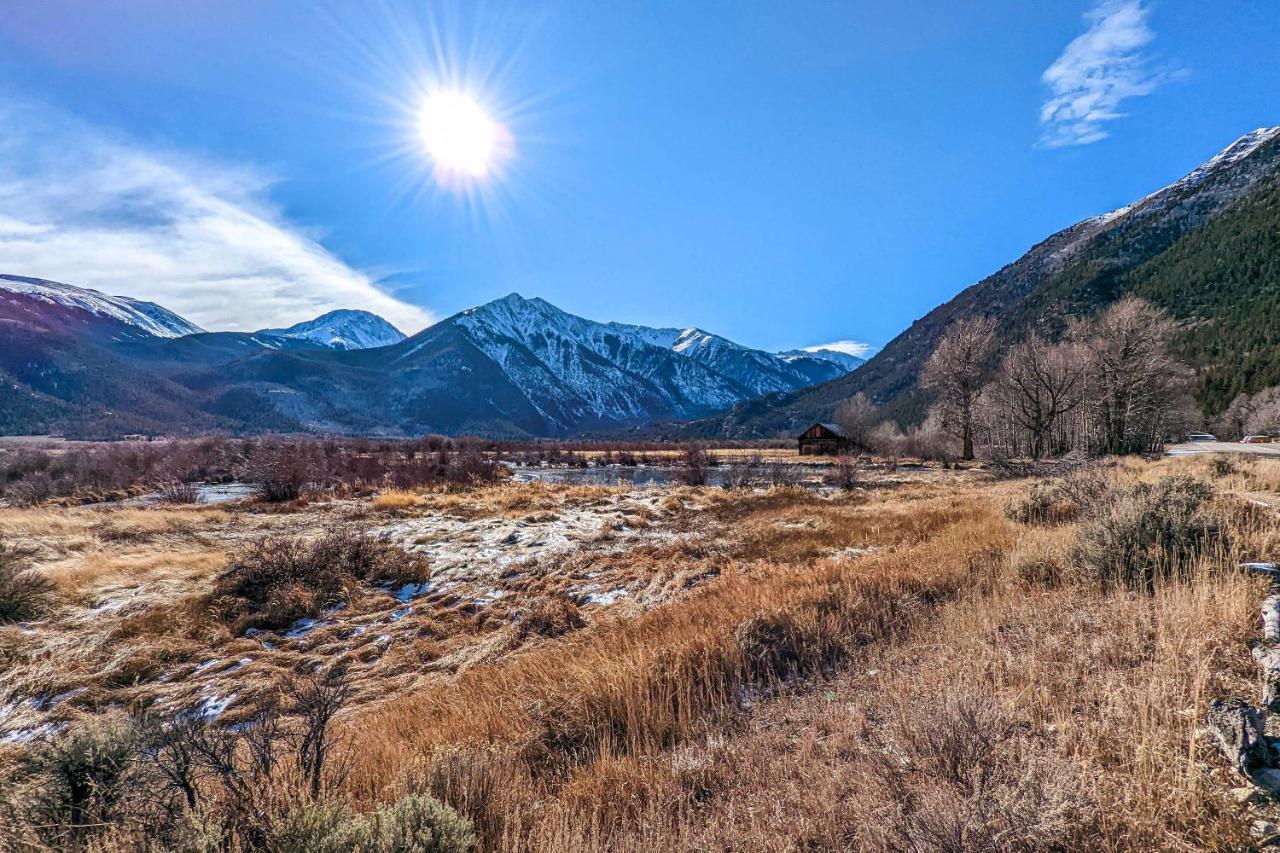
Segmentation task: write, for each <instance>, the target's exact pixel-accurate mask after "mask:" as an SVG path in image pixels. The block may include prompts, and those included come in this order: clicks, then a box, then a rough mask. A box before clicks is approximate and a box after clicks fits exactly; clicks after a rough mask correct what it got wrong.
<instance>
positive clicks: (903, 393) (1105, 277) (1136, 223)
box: [700, 129, 1280, 436]
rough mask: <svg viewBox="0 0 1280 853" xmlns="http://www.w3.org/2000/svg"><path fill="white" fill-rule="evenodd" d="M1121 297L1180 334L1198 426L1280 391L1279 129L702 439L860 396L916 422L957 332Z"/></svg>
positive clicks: (1035, 320)
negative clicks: (931, 363) (1198, 408)
mask: <svg viewBox="0 0 1280 853" xmlns="http://www.w3.org/2000/svg"><path fill="white" fill-rule="evenodd" d="M1260 140H1261V141H1260ZM1259 141H1260V142H1259ZM1128 295H1137V296H1142V297H1144V298H1147V299H1149V300H1151V301H1152V302H1154V303H1155V304H1157V305H1159V306H1160V307H1162V308H1164V309H1165V310H1167V311H1168V312H1169V313H1170V314H1171V315H1172V316H1173V317H1174V318H1175V319H1177V320H1178V321H1179V324H1180V333H1179V339H1178V351H1179V354H1180V355H1181V357H1182V358H1183V360H1185V361H1186V362H1187V363H1188V364H1190V365H1191V366H1192V367H1193V368H1195V369H1196V370H1197V385H1196V396H1197V399H1198V401H1199V402H1200V403H1201V405H1202V406H1203V407H1204V409H1205V411H1206V414H1209V415H1214V414H1217V413H1218V412H1221V411H1222V410H1223V409H1224V408H1225V407H1226V405H1227V404H1228V403H1229V402H1230V401H1231V400H1232V399H1233V398H1234V397H1235V396H1236V395H1237V394H1240V393H1242V392H1256V391H1258V390H1261V389H1262V388H1265V387H1268V386H1270V385H1274V384H1276V382H1277V381H1280V356H1278V355H1277V351H1278V350H1277V347H1276V343H1277V339H1278V337H1280V331H1277V330H1280V313H1277V311H1278V309H1280V130H1276V129H1272V130H1270V131H1265V132H1258V133H1256V134H1251V135H1250V136H1249V137H1245V138H1244V139H1242V140H1241V141H1240V142H1237V143H1236V144H1235V145H1233V146H1231V147H1230V148H1228V149H1226V151H1224V152H1223V154H1221V155H1219V157H1218V158H1215V159H1214V160H1212V161H1210V162H1209V163H1208V164H1206V165H1205V166H1204V167H1201V169H1199V170H1197V171H1196V172H1194V173H1192V174H1191V175H1189V176H1188V177H1186V178H1184V179H1182V180H1181V181H1179V182H1177V183H1175V184H1172V185H1170V186H1169V187H1166V188H1165V189H1163V190H1161V191H1159V192H1157V193H1155V194H1153V195H1151V196H1149V197H1148V198H1146V199H1143V200H1142V201H1140V202H1138V203H1136V204H1135V205H1132V206H1130V207H1129V208H1125V209H1122V210H1120V211H1117V212H1115V213H1114V214H1109V215H1107V216H1103V217H1095V218H1093V219H1088V220H1085V221H1084V222H1081V223H1079V224H1077V225H1074V226H1072V227H1071V228H1068V229H1066V230H1064V231H1062V232H1060V233H1058V234H1055V235H1053V236H1052V237H1050V238H1048V239H1047V240H1045V241H1044V242H1043V243H1040V244H1039V245H1037V246H1035V247H1033V248H1032V249H1031V250H1030V251H1029V252H1027V254H1026V255H1024V256H1023V257H1022V258H1020V259H1019V260H1017V261H1016V262H1014V263H1012V264H1010V265H1008V266H1006V267H1005V268H1003V269H1001V270H1000V271H999V272H997V273H995V274H994V275H992V276H990V277H988V278H986V279H984V280H983V281H981V282H979V283H977V284H975V285H973V286H971V287H969V288H967V289H966V290H964V291H963V292H961V293H960V294H959V295H957V296H956V297H955V298H954V299H952V300H951V301H950V302H947V303H946V304H944V305H941V306H939V307H938V308H936V309H934V310H933V311H931V312H929V313H928V314H926V315H925V316H924V317H922V318H920V319H919V320H917V321H916V322H915V323H913V324H912V325H911V327H910V328H909V329H907V330H906V331H905V332H903V333H902V334H901V335H899V336H898V337H897V338H895V339H894V340H893V341H892V342H890V343H889V344H888V345H887V346H886V347H885V348H884V349H883V350H882V351H880V352H879V353H877V354H876V355H875V356H874V357H873V358H872V359H871V360H870V361H868V362H867V363H866V364H865V365H863V366H862V367H861V368H859V369H858V370H856V371H855V372H853V373H852V374H850V375H848V376H846V377H842V378H840V379H836V380H834V381H832V382H828V383H826V384H824V385H820V386H816V387H814V388H811V389H805V390H802V391H798V392H795V393H791V394H785V395H773V396H772V397H767V398H759V399H756V400H752V401H748V402H746V403H743V404H740V405H738V406H736V407H735V408H734V409H733V410H732V412H731V413H730V414H729V415H728V416H727V417H726V418H724V419H722V420H717V421H714V422H706V423H704V424H703V425H701V427H700V429H701V430H702V431H704V432H722V433H724V434H726V435H734V436H772V435H775V434H778V433H780V432H788V433H790V432H794V431H795V430H796V429H798V428H803V427H804V426H807V425H808V424H810V423H812V422H814V421H816V420H824V419H828V418H829V417H830V416H831V414H832V413H833V412H834V411H835V408H836V407H837V406H838V405H839V403H840V402H841V401H842V400H845V399H848V398H849V397H851V396H853V395H854V394H855V393H858V392H862V393H865V394H867V395H868V396H869V397H870V398H871V399H872V400H873V401H874V402H875V403H877V404H879V405H882V406H883V407H884V411H885V414H886V415H887V416H890V417H893V418H896V419H898V420H900V421H902V422H903V423H904V424H910V423H917V422H919V421H920V420H921V419H922V418H923V417H924V414H925V411H926V409H927V407H928V404H929V402H930V400H929V398H928V397H927V396H926V395H925V394H923V393H922V392H921V391H920V390H919V388H918V387H917V384H916V381H917V378H918V377H919V375H920V370H921V368H922V366H923V364H924V361H925V359H927V358H928V357H929V355H930V353H932V352H933V350H934V349H935V348H936V346H937V343H938V341H939V340H940V339H941V338H942V336H943V334H944V333H945V331H946V329H947V328H948V327H949V326H950V325H951V324H952V323H955V322H956V321H958V320H962V319H964V318H968V317H978V316H990V317H993V318H995V319H996V320H997V322H998V324H999V330H1000V337H1001V339H1002V340H1004V341H1007V342H1009V343H1012V342H1014V341H1016V340H1019V339H1021V338H1022V337H1023V336H1025V335H1026V334H1027V333H1028V332H1029V331H1031V330H1037V331H1040V332H1042V333H1044V334H1046V335H1048V336H1050V337H1056V336H1058V335H1060V334H1061V333H1062V332H1063V330H1064V329H1065V328H1066V325H1067V321H1068V320H1069V319H1070V318H1072V317H1084V316H1088V315H1090V314H1093V313H1094V312H1096V311H1097V310H1099V309H1100V308H1103V307H1105V306H1107V305H1110V304H1112V303H1113V302H1115V301H1117V300H1119V299H1121V298H1123V297H1125V296H1128ZM995 361H996V360H995V359H993V361H992V367H994V366H995Z"/></svg>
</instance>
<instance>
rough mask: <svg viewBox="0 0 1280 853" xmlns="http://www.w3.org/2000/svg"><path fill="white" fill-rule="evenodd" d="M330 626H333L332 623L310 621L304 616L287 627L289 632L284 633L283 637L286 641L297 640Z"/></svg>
mask: <svg viewBox="0 0 1280 853" xmlns="http://www.w3.org/2000/svg"><path fill="white" fill-rule="evenodd" d="M332 624H333V623H332V622H328V621H322V620H320V619H312V618H311V617H309V616H304V617H303V618H301V619H299V620H298V621H297V622H294V623H293V624H292V625H291V626H289V630H288V631H285V632H284V636H285V638H286V639H290V640H293V639H297V638H298V637H303V636H306V635H307V634H309V633H311V632H312V631H314V630H316V629H317V628H326V627H328V626H329V625H332Z"/></svg>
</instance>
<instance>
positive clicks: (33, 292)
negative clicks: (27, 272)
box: [0, 275, 204, 338]
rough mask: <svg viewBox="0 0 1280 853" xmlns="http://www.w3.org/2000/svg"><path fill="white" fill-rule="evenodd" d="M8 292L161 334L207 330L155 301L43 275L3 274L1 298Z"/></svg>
mask: <svg viewBox="0 0 1280 853" xmlns="http://www.w3.org/2000/svg"><path fill="white" fill-rule="evenodd" d="M6 294H18V295H20V296H24V297H27V298H29V299H33V300H37V301H40V302H46V303H49V304H53V305H60V306H62V307H64V308H72V309H79V310H81V311H84V312H86V313H87V314H89V315H91V316H93V317H97V318H102V319H110V320H115V321H118V322H120V323H123V324H125V325H126V326H133V327H135V328H137V329H139V330H141V331H142V332H145V333H146V334H148V335H154V336H156V337H161V338H177V337H181V336H182V335H192V334H196V333H197V332H202V331H204V330H203V329H201V328H200V327H199V326H197V325H196V324H195V323H192V322H189V321H187V320H184V319H183V318H182V317H179V316H178V315H177V314H175V313H173V312H172V311H170V310H168V309H167V308H161V307H160V306H159V305H157V304H155V303H154V302H142V301H140V300H137V299H129V298H128V297H124V296H107V295H106V294H103V293H99V292H98V291H96V290H89V289H88V288H85V287H75V286H74V285H70V284H61V283H59V282H56V281H45V280H44V279H40V278H27V277H26V276H20V275H0V299H4V298H5V295H6Z"/></svg>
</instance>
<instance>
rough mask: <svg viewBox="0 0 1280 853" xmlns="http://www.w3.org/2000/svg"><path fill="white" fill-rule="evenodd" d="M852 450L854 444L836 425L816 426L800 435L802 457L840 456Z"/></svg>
mask: <svg viewBox="0 0 1280 853" xmlns="http://www.w3.org/2000/svg"><path fill="white" fill-rule="evenodd" d="M852 449H853V442H851V441H849V439H848V438H847V437H845V434H844V433H843V432H842V431H841V430H840V427H838V426H836V425H835V424H814V425H813V426H811V427H809V428H808V429H807V430H805V431H804V432H802V433H800V455H801V456H839V455H840V454H841V453H848V452H849V451H850V450H852Z"/></svg>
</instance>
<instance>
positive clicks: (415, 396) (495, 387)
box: [0, 279, 844, 436]
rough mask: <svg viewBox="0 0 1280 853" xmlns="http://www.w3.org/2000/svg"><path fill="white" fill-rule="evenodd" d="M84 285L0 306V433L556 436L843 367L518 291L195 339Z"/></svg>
mask: <svg viewBox="0 0 1280 853" xmlns="http://www.w3.org/2000/svg"><path fill="white" fill-rule="evenodd" d="M11 280H12V279H11ZM60 288H66V286H60ZM0 293H4V291H0ZM80 293H88V294H92V293H93V292H92V291H81V290H80V289H78V288H68V289H59V290H57V292H56V293H54V292H52V291H50V290H49V288H48V287H45V288H44V289H39V290H32V289H30V288H29V287H25V286H24V287H23V288H21V292H16V291H13V292H7V297H8V301H7V302H6V301H5V300H4V299H0V308H3V309H5V311H4V312H0V403H6V404H7V405H6V406H5V409H6V413H5V415H4V416H3V417H0V430H4V431H8V432H22V431H57V432H64V433H67V434H74V435H90V436H102V435H110V434H118V433H119V432H167V433H178V432H201V431H206V430H210V429H219V430H227V431H237V432H254V431H262V430H284V431H313V432H333V433H359V434H397V435H400V434H418V433H423V432H443V433H455V434H456V433H463V432H468V433H480V434H491V435H540V436H541V435H547V436H551V435H566V434H573V433H581V432H585V431H593V430H612V429H616V428H620V427H630V426H635V425H644V424H648V423H650V422H653V421H657V420H662V421H669V420H678V419H686V418H697V417H704V416H706V415H709V414H712V413H714V412H718V411H722V410H724V409H726V408H727V407H729V406H731V405H733V404H734V403H736V402H739V401H741V400H744V399H747V398H750V397H753V396H756V395H758V394H761V393H767V392H772V393H783V392H789V391H792V390H794V389H796V388H800V387H803V386H805V385H807V384H810V383H812V382H820V381H825V380H828V379H831V378H833V377H835V376H838V375H840V374H841V373H843V371H844V366H843V365H842V364H839V363H836V362H833V361H831V360H826V359H823V358H820V357H810V356H809V355H806V356H803V357H784V356H780V355H775V354H772V353H766V352H762V351H760V350H753V349H750V348H748V347H744V346H741V345H739V344H735V343H733V342H732V341H729V340H727V339H725V338H721V337H719V336H716V335H712V334H709V333H707V332H703V331H701V330H698V329H685V330H677V329H650V328H647V327H643V326H632V325H626V324H622V323H598V322H595V321H592V320H586V319H584V318H581V317H576V316H574V315H572V314H568V313H566V312H564V311H561V310H560V309H558V308H556V307H555V306H553V305H551V304H550V303H548V302H546V301H545V300H542V299H525V298H523V297H521V296H519V295H517V294H511V295H510V296H507V297H505V298H503V299H499V300H495V301H494V302H490V303H488V304H486V305H482V306H480V307H478V308H473V309H470V310H468V311H463V312H462V313H460V314H457V315H454V316H453V317H450V318H448V319H446V320H444V321H442V322H440V323H437V324H436V325H434V326H432V327H430V328H428V329H426V330H424V331H422V332H420V333H418V334H417V335H414V336H413V337H411V338H404V337H403V335H400V333H399V332H397V331H396V330H395V329H394V328H393V327H391V326H390V325H389V324H386V323H385V321H382V320H380V318H377V317H376V316H374V315H371V314H367V313H366V312H358V311H356V312H333V313H331V314H328V315H325V316H324V317H320V318H317V319H316V320H315V321H311V322H309V323H304V324H299V326H294V327H291V328H289V329H264V330H262V331H261V332H254V333H247V334H246V333H235V332H201V331H198V330H195V327H194V326H191V325H190V324H185V325H181V324H184V323H185V321H182V320H181V318H178V317H177V316H176V315H172V314H170V313H169V312H165V311H164V309H162V308H159V307H158V306H150V305H149V303H137V302H134V301H132V300H123V299H120V298H116V297H102V296H101V294H94V298H93V299H88V298H87V297H82V296H81V295H80ZM68 294H70V295H68ZM73 297H74V298H73ZM144 305H145V306H149V308H148V310H146V311H143V310H142V309H141V308H139V307H138V306H144ZM126 309H129V310H126ZM160 317H164V318H167V322H165V323H160V321H159V320H158V319H157V318H160ZM144 320H145V322H144ZM6 321H8V322H6ZM148 323H150V325H148ZM183 328H185V329H191V330H193V331H192V332H191V333H188V334H182V335H181V336H175V335H176V333H177V332H178V330H179V329H183ZM388 330H389V331H388ZM384 341H385V343H384Z"/></svg>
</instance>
